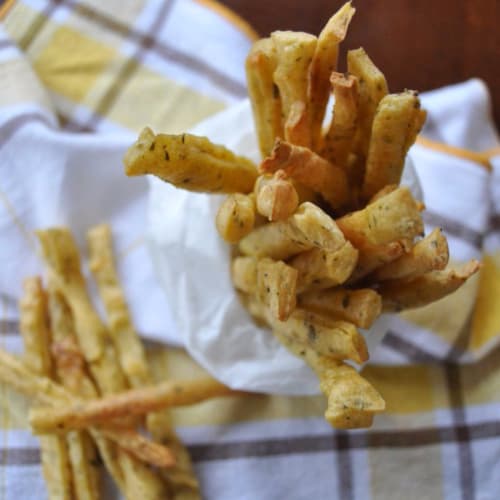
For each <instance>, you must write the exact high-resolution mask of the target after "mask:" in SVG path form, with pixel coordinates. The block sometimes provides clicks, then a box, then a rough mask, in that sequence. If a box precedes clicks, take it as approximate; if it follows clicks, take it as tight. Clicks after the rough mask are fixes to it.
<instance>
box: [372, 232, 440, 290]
mask: <svg viewBox="0 0 500 500" xmlns="http://www.w3.org/2000/svg"><path fill="white" fill-rule="evenodd" d="M448 258H449V250H448V242H447V241H446V237H445V236H444V235H443V233H442V231H441V229H438V228H436V229H434V230H433V231H432V232H431V233H430V234H429V235H427V236H426V237H425V238H424V239H423V240H421V241H419V242H418V243H416V244H415V246H414V247H413V248H412V249H411V250H410V251H409V252H408V253H406V254H404V255H402V256H401V257H399V259H397V260H395V261H393V262H391V263H389V264H386V265H385V266H383V267H381V268H379V269H377V271H375V272H374V273H373V274H372V275H371V276H370V278H369V279H370V280H373V281H385V280H389V279H400V278H406V279H409V278H415V277H417V276H420V275H421V274H425V273H427V272H429V271H439V270H442V269H444V268H445V267H446V265H447V264H448Z"/></svg>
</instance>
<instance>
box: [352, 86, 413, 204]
mask: <svg viewBox="0 0 500 500" xmlns="http://www.w3.org/2000/svg"><path fill="white" fill-rule="evenodd" d="M420 116H421V115H420V101H419V99H418V96H417V93H416V92H412V91H405V92H403V93H401V94H389V95H387V96H385V97H384V98H383V99H382V100H381V101H380V103H379V105H378V107H377V111H376V113H375V117H374V119H373V125H372V131H371V137H370V146H369V149H368V156H367V159H366V171H365V176H364V180H363V188H362V191H363V195H364V197H365V198H366V199H369V198H371V197H372V196H373V195H374V194H375V193H376V192H377V191H379V190H380V189H382V188H383V187H384V186H386V185H387V184H399V181H400V180H401V174H402V172H403V167H404V162H405V158H406V153H407V152H408V148H409V146H410V145H411V144H413V142H414V141H415V139H416V136H417V133H418V131H419V129H418V128H417V127H416V126H415V122H416V120H417V119H418V118H419V117H420ZM410 134H411V135H412V137H411V138H409V135H410Z"/></svg>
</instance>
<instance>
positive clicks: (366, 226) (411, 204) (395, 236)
mask: <svg viewBox="0 0 500 500" xmlns="http://www.w3.org/2000/svg"><path fill="white" fill-rule="evenodd" d="M336 223H337V225H338V227H339V228H340V229H341V231H342V232H343V233H344V235H345V237H346V239H348V240H349V241H350V242H351V243H352V244H353V245H354V246H355V247H356V248H358V249H359V250H361V249H362V248H363V247H368V246H370V245H384V244H386V243H390V242H393V241H398V240H403V239H408V240H413V238H414V237H415V236H418V235H420V234H422V232H423V230H424V224H423V222H422V217H421V215H420V211H419V209H418V205H417V203H416V201H415V200H414V199H413V196H412V195H411V193H410V191H409V189H408V188H406V187H399V188H398V189H396V190H394V191H392V192H391V193H389V194H387V195H385V196H383V197H382V198H379V199H378V200H376V201H375V202H373V203H370V204H369V205H367V206H366V207H365V208H364V209H363V210H358V211H356V212H352V213H350V214H347V215H345V216H344V217H341V218H340V219H337V220H336Z"/></svg>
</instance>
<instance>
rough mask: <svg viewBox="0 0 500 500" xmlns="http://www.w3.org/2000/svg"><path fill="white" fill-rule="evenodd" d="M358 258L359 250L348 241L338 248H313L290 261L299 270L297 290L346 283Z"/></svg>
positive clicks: (301, 290)
mask: <svg viewBox="0 0 500 500" xmlns="http://www.w3.org/2000/svg"><path fill="white" fill-rule="evenodd" d="M357 260H358V251H357V250H356V249H355V248H354V247H353V246H352V245H351V244H350V243H349V242H348V241H346V242H345V243H344V244H343V245H342V246H341V247H340V248H338V249H337V250H323V249H321V248H312V249H311V250H308V251H306V252H302V253H300V254H298V255H296V256H295V257H293V258H292V260H291V261H290V266H292V267H293V268H295V269H296V270H297V271H298V278H297V290H298V292H299V293H301V292H303V291H304V290H306V289H308V288H314V289H324V288H330V287H332V286H335V285H339V284H341V283H344V282H345V281H346V280H347V279H348V278H349V276H350V275H351V273H352V272H353V270H354V268H355V266H356V262H357Z"/></svg>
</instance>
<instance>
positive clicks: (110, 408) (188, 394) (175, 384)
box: [30, 378, 239, 433]
mask: <svg viewBox="0 0 500 500" xmlns="http://www.w3.org/2000/svg"><path fill="white" fill-rule="evenodd" d="M235 394H239V393H237V392H235V391H232V390H231V389H229V388H228V387H227V386H225V385H223V384H221V383H220V382H218V381H217V380H215V379H212V378H202V379H195V380H183V381H165V382H161V383H159V384H157V385H154V386H148V387H143V388H140V389H130V390H128V391H125V392H122V393H120V394H113V395H110V396H105V397H103V398H101V399H97V400H89V401H80V402H78V403H77V404H74V403H72V404H70V405H66V406H65V407H58V408H46V409H44V410H43V411H41V410H40V411H33V412H32V413H31V416H30V424H31V426H32V428H33V429H34V430H35V432H39V433H46V432H54V431H58V432H66V431H68V430H72V429H83V428H86V427H88V426H90V425H94V424H103V423H106V422H109V421H110V420H115V419H120V418H121V417H123V416H125V415H130V416H133V415H144V414H146V413H151V412H154V411H158V410H162V409H164V408H170V407H173V406H189V405H193V404H196V403H199V402H201V401H205V400H207V399H211V398H215V397H223V396H232V395H235Z"/></svg>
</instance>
